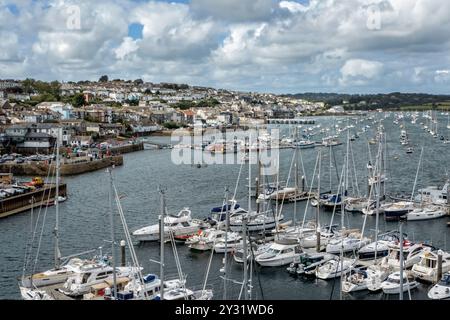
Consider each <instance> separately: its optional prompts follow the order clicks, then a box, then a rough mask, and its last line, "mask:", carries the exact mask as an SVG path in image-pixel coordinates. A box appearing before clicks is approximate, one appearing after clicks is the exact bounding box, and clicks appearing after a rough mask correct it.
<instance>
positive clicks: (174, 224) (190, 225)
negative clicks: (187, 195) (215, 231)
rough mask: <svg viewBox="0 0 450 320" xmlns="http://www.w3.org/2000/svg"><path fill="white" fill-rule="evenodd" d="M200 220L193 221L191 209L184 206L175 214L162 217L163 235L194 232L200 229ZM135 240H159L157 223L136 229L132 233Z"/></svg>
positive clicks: (167, 236) (166, 236)
mask: <svg viewBox="0 0 450 320" xmlns="http://www.w3.org/2000/svg"><path fill="white" fill-rule="evenodd" d="M200 226H201V224H200V222H199V221H194V220H193V219H192V217H191V210H189V208H184V209H183V210H181V211H180V212H179V213H178V214H176V215H170V214H167V215H166V216H165V217H164V236H165V238H169V236H170V234H173V235H174V236H180V235H187V234H194V233H196V232H198V230H199V229H200ZM132 235H133V236H134V237H135V238H136V239H137V240H139V241H141V242H144V241H159V238H160V237H159V223H157V224H154V225H151V226H147V227H144V228H141V229H139V230H136V231H134V232H133V234H132Z"/></svg>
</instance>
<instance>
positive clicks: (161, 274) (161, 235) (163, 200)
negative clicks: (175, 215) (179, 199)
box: [159, 188, 166, 300]
mask: <svg viewBox="0 0 450 320" xmlns="http://www.w3.org/2000/svg"><path fill="white" fill-rule="evenodd" d="M159 194H160V199H161V215H160V217H159V241H160V265H159V278H160V279H161V300H164V240H165V239H164V219H165V211H166V198H165V194H164V191H163V190H162V188H160V190H159Z"/></svg>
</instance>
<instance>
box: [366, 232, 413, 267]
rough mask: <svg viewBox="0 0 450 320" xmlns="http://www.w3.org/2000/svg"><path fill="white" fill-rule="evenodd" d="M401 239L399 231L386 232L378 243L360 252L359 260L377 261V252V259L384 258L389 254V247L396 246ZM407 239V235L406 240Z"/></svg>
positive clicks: (367, 246)
mask: <svg viewBox="0 0 450 320" xmlns="http://www.w3.org/2000/svg"><path fill="white" fill-rule="evenodd" d="M399 239H400V236H399V234H398V232H397V231H391V232H386V233H383V234H380V235H378V241H374V242H371V243H369V244H368V245H366V246H364V247H362V248H361V249H359V250H358V259H359V260H373V259H375V252H376V256H377V259H378V258H383V257H385V256H387V255H388V254H389V245H391V246H393V245H395V244H396V243H397V242H398V241H399ZM403 239H406V235H404V238H403Z"/></svg>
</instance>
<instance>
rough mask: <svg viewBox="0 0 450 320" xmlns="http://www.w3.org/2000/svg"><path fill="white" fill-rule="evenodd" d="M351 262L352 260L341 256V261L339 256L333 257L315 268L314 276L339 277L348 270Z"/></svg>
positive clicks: (321, 277) (324, 278) (322, 277)
mask: <svg viewBox="0 0 450 320" xmlns="http://www.w3.org/2000/svg"><path fill="white" fill-rule="evenodd" d="M353 262H354V260H350V259H347V258H343V261H342V262H341V261H340V258H339V257H336V258H333V259H331V260H329V261H327V262H326V263H325V264H323V265H322V266H320V267H318V268H317V270H316V277H317V278H319V279H323V280H328V279H334V278H337V277H340V276H341V275H343V274H347V273H348V272H350V268H351V266H352V265H353ZM342 267H343V268H342Z"/></svg>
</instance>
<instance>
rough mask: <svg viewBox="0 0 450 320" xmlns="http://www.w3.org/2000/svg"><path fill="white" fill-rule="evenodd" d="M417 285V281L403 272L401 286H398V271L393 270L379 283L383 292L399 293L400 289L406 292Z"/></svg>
mask: <svg viewBox="0 0 450 320" xmlns="http://www.w3.org/2000/svg"><path fill="white" fill-rule="evenodd" d="M418 285H419V284H418V283H417V281H415V280H414V279H413V278H412V277H409V276H408V275H407V273H406V272H404V273H403V288H400V272H394V273H393V274H391V275H389V277H388V278H387V279H386V281H384V282H383V283H382V284H381V290H383V292H384V293H385V294H399V293H400V290H402V291H403V292H406V291H409V290H412V289H415V288H417V286H418Z"/></svg>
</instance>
